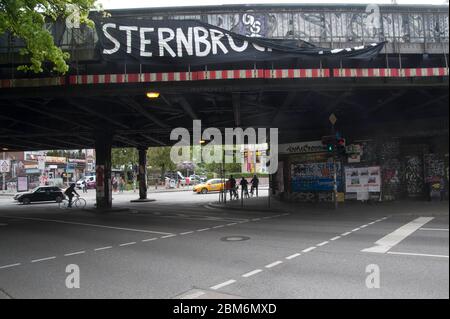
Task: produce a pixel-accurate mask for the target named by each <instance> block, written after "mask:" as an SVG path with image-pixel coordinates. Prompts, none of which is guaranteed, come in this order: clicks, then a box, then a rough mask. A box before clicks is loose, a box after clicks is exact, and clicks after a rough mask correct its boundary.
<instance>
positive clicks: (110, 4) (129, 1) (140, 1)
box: [99, 0, 448, 9]
mask: <svg viewBox="0 0 450 319" xmlns="http://www.w3.org/2000/svg"><path fill="white" fill-rule="evenodd" d="M99 2H100V3H102V4H103V7H104V8H105V9H119V8H145V7H182V6H206V5H221V4H243V3H244V4H258V3H260V4H263V3H264V4H267V3H271V4H279V3H290V4H293V3H299V4H301V3H344V4H350V3H365V4H366V3H377V4H383V3H391V2H392V0H366V1H364V0H308V1H302V0H280V1H277V0H189V1H186V0H171V1H167V2H165V1H160V0H157V1H154V0H99ZM396 2H397V4H438V5H442V4H448V1H446V0H397V1H396Z"/></svg>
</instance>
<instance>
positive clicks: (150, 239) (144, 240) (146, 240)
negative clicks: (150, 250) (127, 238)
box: [142, 237, 158, 243]
mask: <svg viewBox="0 0 450 319" xmlns="http://www.w3.org/2000/svg"><path fill="white" fill-rule="evenodd" d="M157 239H158V238H156V237H153V238H147V239H142V242H143V243H145V242H148V241H154V240H157Z"/></svg>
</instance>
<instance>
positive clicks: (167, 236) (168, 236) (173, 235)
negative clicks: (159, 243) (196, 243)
mask: <svg viewBox="0 0 450 319" xmlns="http://www.w3.org/2000/svg"><path fill="white" fill-rule="evenodd" d="M175 236H176V235H175V234H172V235H166V236H161V238H170V237H175Z"/></svg>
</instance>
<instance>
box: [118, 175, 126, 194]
mask: <svg viewBox="0 0 450 319" xmlns="http://www.w3.org/2000/svg"><path fill="white" fill-rule="evenodd" d="M124 190H125V179H124V178H123V177H120V180H119V192H121V193H123V191H124Z"/></svg>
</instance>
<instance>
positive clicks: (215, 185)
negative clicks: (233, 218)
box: [192, 178, 227, 194]
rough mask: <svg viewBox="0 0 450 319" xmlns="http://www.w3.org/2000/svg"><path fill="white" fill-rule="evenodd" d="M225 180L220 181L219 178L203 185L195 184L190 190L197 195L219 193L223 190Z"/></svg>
mask: <svg viewBox="0 0 450 319" xmlns="http://www.w3.org/2000/svg"><path fill="white" fill-rule="evenodd" d="M226 182H227V180H225V182H224V180H223V179H220V178H213V179H210V180H208V181H206V182H205V183H202V184H197V185H195V186H194V188H193V189H192V190H193V191H194V193H197V194H208V193H209V192H220V191H222V190H223V189H224V188H225V184H226Z"/></svg>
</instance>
